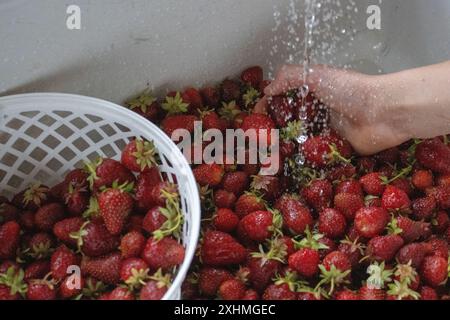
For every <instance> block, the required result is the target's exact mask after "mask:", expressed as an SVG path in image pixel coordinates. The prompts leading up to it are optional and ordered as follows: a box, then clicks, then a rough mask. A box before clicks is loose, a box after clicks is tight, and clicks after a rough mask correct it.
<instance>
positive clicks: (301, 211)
mask: <svg viewBox="0 0 450 320" xmlns="http://www.w3.org/2000/svg"><path fill="white" fill-rule="evenodd" d="M275 209H277V210H279V211H280V212H281V214H282V216H283V225H284V228H286V229H288V230H289V231H290V232H291V233H292V234H294V235H297V234H301V233H303V232H304V231H305V229H306V228H307V227H308V226H309V227H311V226H312V224H313V217H312V215H311V212H310V210H309V209H308V208H307V207H305V206H304V205H303V204H302V203H301V202H300V201H299V200H298V198H296V197H295V196H293V195H288V194H286V195H283V196H282V197H280V198H279V199H278V200H277V202H276V204H275Z"/></svg>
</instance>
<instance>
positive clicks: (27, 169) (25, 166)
mask: <svg viewBox="0 0 450 320" xmlns="http://www.w3.org/2000/svg"><path fill="white" fill-rule="evenodd" d="M34 168H35V166H34V165H33V164H32V163H30V162H28V161H26V160H25V161H23V162H22V163H21V164H20V166H19V167H18V168H17V170H19V171H20V172H22V173H23V174H27V175H28V174H30V173H31V171H33V169H34Z"/></svg>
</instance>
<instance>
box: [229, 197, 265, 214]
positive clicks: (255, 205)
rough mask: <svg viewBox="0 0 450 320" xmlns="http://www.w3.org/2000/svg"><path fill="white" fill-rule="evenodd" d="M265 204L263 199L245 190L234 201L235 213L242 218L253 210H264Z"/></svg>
mask: <svg viewBox="0 0 450 320" xmlns="http://www.w3.org/2000/svg"><path fill="white" fill-rule="evenodd" d="M265 209H266V205H265V202H264V200H263V199H262V198H261V197H259V196H257V195H256V194H254V193H250V192H246V193H244V194H242V195H241V196H240V197H239V199H238V200H237V202H236V205H235V211H236V214H237V215H238V216H239V217H240V218H242V217H244V216H246V215H247V214H249V213H252V212H255V211H261V210H265Z"/></svg>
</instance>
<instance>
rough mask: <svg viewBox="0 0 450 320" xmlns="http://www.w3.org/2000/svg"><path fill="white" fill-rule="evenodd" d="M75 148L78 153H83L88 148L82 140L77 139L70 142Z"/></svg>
mask: <svg viewBox="0 0 450 320" xmlns="http://www.w3.org/2000/svg"><path fill="white" fill-rule="evenodd" d="M72 144H73V145H74V147H75V148H77V149H78V150H79V151H81V152H83V151H85V150H87V149H88V148H89V143H87V142H86V140H84V139H83V138H81V137H80V138H78V139H76V140H75V141H74V142H72Z"/></svg>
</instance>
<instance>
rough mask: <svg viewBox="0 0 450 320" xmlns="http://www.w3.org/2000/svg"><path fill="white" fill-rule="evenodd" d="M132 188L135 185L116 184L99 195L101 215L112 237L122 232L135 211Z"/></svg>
mask: <svg viewBox="0 0 450 320" xmlns="http://www.w3.org/2000/svg"><path fill="white" fill-rule="evenodd" d="M132 187H133V185H128V186H116V184H115V183H114V184H113V187H112V188H111V189H106V190H105V191H103V192H102V193H100V194H99V195H98V205H99V208H100V214H101V216H102V217H103V221H104V222H105V225H106V228H107V229H108V231H109V232H110V233H111V234H112V235H118V234H120V233H121V232H122V230H123V229H124V227H125V224H126V222H127V219H128V216H129V215H130V213H131V210H133V206H134V200H133V198H132V196H131V195H130V194H129V192H130V191H131V189H132Z"/></svg>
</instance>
